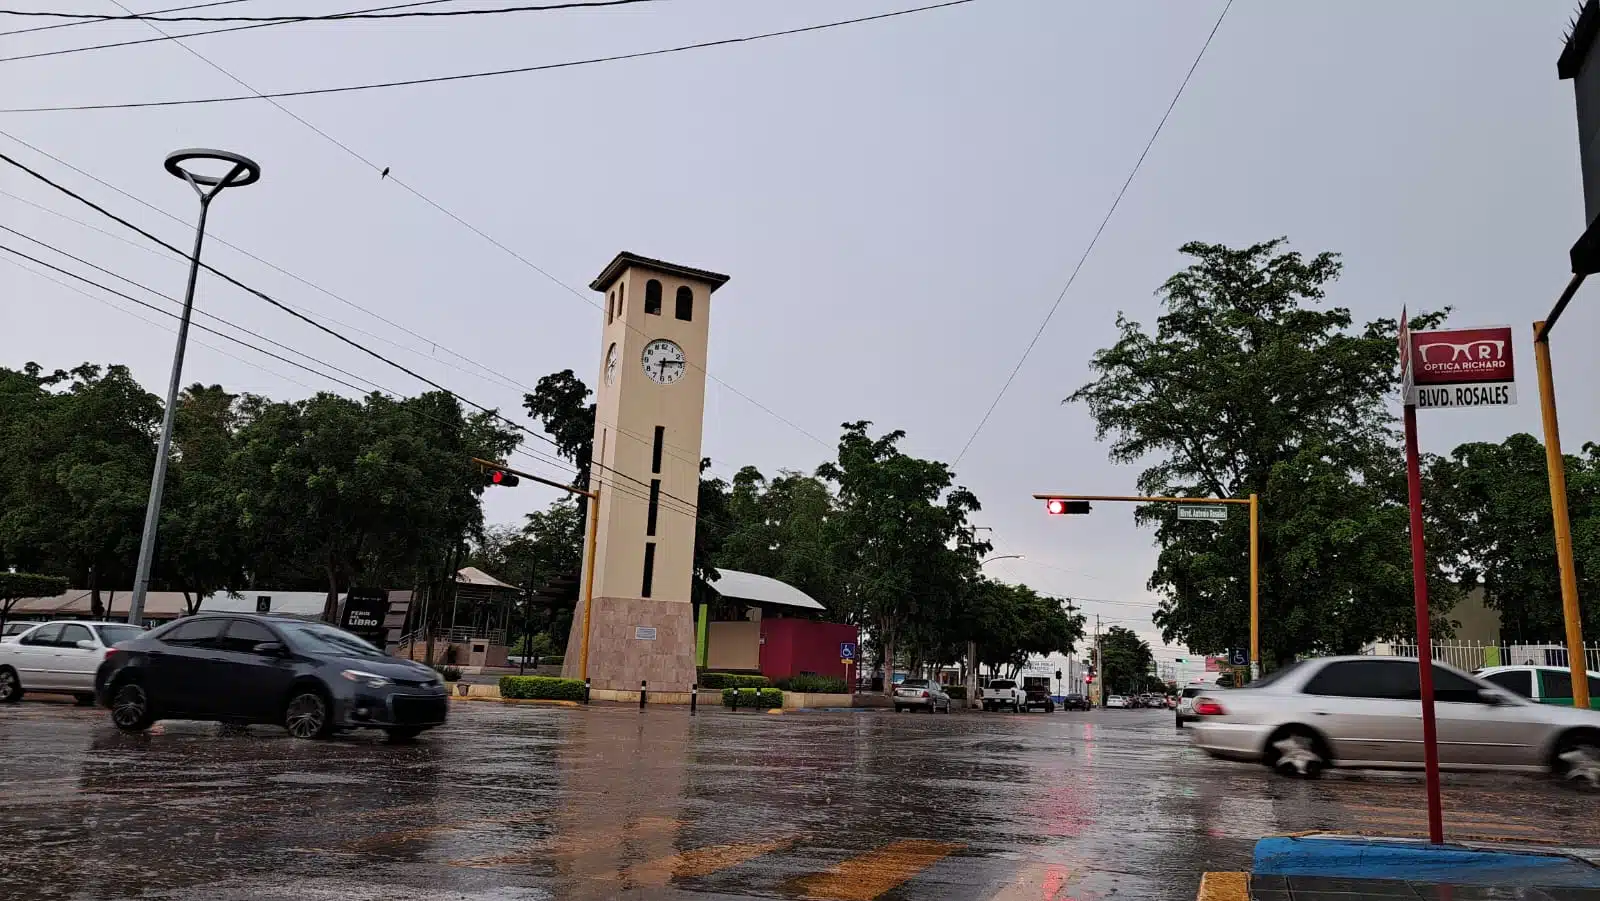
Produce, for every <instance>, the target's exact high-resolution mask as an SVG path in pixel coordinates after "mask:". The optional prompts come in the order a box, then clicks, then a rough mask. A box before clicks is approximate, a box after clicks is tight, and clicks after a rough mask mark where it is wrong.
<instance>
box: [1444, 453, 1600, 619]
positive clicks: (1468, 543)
mask: <svg viewBox="0 0 1600 901" xmlns="http://www.w3.org/2000/svg"><path fill="white" fill-rule="evenodd" d="M1427 475H1428V489H1427V490H1428V492H1429V495H1430V501H1433V500H1435V499H1436V500H1437V509H1438V511H1439V520H1440V529H1439V531H1440V532H1441V533H1442V536H1443V540H1442V542H1441V546H1443V547H1446V548H1450V549H1452V550H1453V551H1454V553H1455V557H1454V558H1453V559H1452V560H1449V561H1448V562H1449V563H1450V564H1451V566H1452V568H1453V569H1454V572H1455V576H1456V578H1457V580H1458V581H1459V582H1460V583H1461V584H1462V585H1464V586H1467V587H1471V586H1475V585H1477V584H1479V583H1480V582H1481V583H1482V585H1483V592H1484V602H1485V603H1486V604H1487V605H1488V606H1490V607H1492V608H1494V609H1495V610H1497V611H1499V613H1500V628H1501V635H1502V637H1503V638H1504V639H1506V640H1509V641H1515V642H1545V641H1563V640H1564V639H1565V638H1566V633H1565V619H1564V618H1563V615H1562V608H1561V582H1560V574H1559V571H1558V568H1557V564H1556V545H1555V525H1554V521H1553V520H1552V519H1551V515H1550V488H1549V482H1548V481H1547V479H1548V471H1547V469H1546V466H1545V450H1544V445H1543V444H1542V443H1541V442H1540V441H1539V439H1537V438H1535V437H1533V436H1532V435H1528V434H1516V435H1512V436H1511V437H1509V438H1507V439H1506V440H1505V441H1503V442H1501V443H1499V444H1492V443H1487V442H1475V443H1471V444H1463V445H1461V446H1460V447H1458V448H1456V449H1455V450H1454V451H1452V452H1451V453H1450V456H1449V457H1448V458H1442V459H1436V460H1433V461H1431V465H1430V466H1429V468H1428V474H1427ZM1566 475H1567V507H1568V515H1569V517H1570V519H1571V522H1572V534H1573V554H1574V558H1575V562H1576V564H1577V565H1576V567H1575V569H1576V572H1577V576H1578V596H1579V597H1580V598H1586V599H1592V598H1595V597H1597V595H1600V448H1597V447H1596V446H1595V445H1594V444H1588V445H1585V446H1584V448H1583V453H1582V454H1581V455H1571V454H1568V455H1566ZM1433 539H1434V536H1433V535H1431V534H1430V535H1429V540H1430V541H1431V540H1433ZM1583 628H1584V634H1585V635H1596V634H1600V605H1597V604H1595V603H1594V602H1592V601H1591V602H1590V603H1588V604H1586V605H1585V606H1584V623H1583Z"/></svg>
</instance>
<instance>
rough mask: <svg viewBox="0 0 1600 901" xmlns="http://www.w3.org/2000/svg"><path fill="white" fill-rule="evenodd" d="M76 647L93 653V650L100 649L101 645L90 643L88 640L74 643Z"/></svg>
mask: <svg viewBox="0 0 1600 901" xmlns="http://www.w3.org/2000/svg"><path fill="white" fill-rule="evenodd" d="M74 645H75V646H76V647H77V649H78V650H80V651H92V650H95V649H96V648H98V647H100V646H99V645H97V644H95V643H94V642H92V641H90V640H89V639H87V638H85V639H83V640H82V641H78V642H74Z"/></svg>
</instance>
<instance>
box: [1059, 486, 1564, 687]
mask: <svg viewBox="0 0 1600 901" xmlns="http://www.w3.org/2000/svg"><path fill="white" fill-rule="evenodd" d="M1033 499H1034V500H1038V501H1114V502H1118V503H1130V504H1245V505H1248V506H1249V507H1250V678H1252V679H1256V678H1260V676H1261V556H1260V555H1261V539H1260V530H1261V512H1260V511H1261V501H1260V499H1259V498H1258V496H1257V495H1255V494H1253V493H1252V494H1251V495H1250V496H1249V497H1248V498H1242V497H1240V498H1236V497H1140V496H1138V495H1128V494H1035V495H1034V496H1033ZM1563 509H1564V508H1563Z"/></svg>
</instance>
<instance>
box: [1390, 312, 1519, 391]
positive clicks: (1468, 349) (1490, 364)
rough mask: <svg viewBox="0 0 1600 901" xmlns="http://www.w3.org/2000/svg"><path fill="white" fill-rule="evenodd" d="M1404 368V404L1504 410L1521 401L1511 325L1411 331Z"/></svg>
mask: <svg viewBox="0 0 1600 901" xmlns="http://www.w3.org/2000/svg"><path fill="white" fill-rule="evenodd" d="M1407 334H1408V336H1409V339H1410V340H1409V342H1408V344H1409V346H1405V347H1402V349H1401V355H1400V359H1401V366H1402V367H1404V368H1408V369H1409V370H1410V372H1409V373H1408V374H1409V376H1410V377H1409V379H1408V378H1406V377H1405V374H1403V375H1402V378H1401V381H1402V383H1404V384H1405V385H1406V388H1407V391H1408V396H1407V397H1406V401H1407V402H1408V403H1414V404H1416V405H1417V407H1418V408H1420V409H1428V408H1433V407H1505V406H1511V405H1512V404H1515V403H1516V402H1517V380H1516V368H1515V366H1514V365H1513V363H1512V354H1511V347H1512V340H1511V327H1510V326H1505V325H1501V326H1489V327H1487V328H1462V329H1441V330H1438V331H1431V332H1411V331H1408V333H1407Z"/></svg>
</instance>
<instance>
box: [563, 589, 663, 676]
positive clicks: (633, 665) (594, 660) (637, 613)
mask: <svg viewBox="0 0 1600 901" xmlns="http://www.w3.org/2000/svg"><path fill="white" fill-rule="evenodd" d="M651 629H654V630H655V631H654V632H653V633H652V632H650V631H649V630H651ZM652 634H653V635H654V638H649V637H643V638H642V637H640V636H649V635H652ZM694 638H695V633H694V605H693V604H689V603H686V602H684V601H669V600H664V599H661V598H595V599H594V610H593V612H592V613H591V614H590V621H589V680H590V685H591V687H593V688H597V689H601V690H615V691H637V690H638V689H639V681H640V680H645V681H647V682H649V688H650V693H651V694H656V693H658V692H686V691H688V690H689V688H690V686H692V685H693V684H694V682H695V666H694V651H695V640H694ZM582 643H583V603H582V601H580V602H579V603H578V607H577V609H576V610H574V611H573V613H572V631H571V633H570V635H569V636H568V639H567V648H568V652H567V656H566V658H565V659H564V660H563V661H562V665H561V675H563V676H565V677H567V678H569V679H579V678H582V660H581V648H582Z"/></svg>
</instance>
